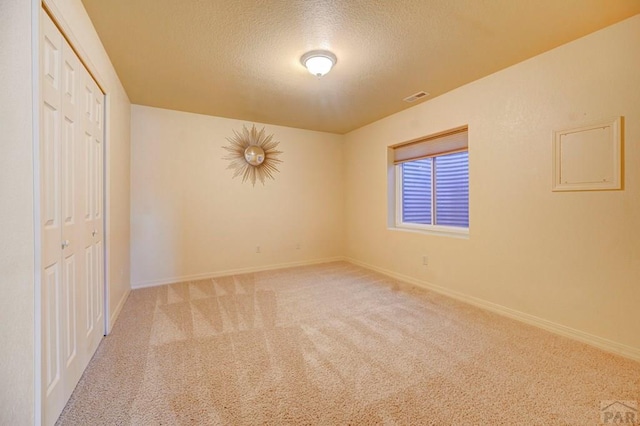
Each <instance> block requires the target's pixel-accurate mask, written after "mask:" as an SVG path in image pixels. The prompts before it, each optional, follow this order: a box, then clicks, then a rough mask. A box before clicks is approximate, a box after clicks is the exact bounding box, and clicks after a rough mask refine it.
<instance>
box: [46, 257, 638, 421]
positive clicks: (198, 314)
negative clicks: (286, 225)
mask: <svg viewBox="0 0 640 426" xmlns="http://www.w3.org/2000/svg"><path fill="white" fill-rule="evenodd" d="M639 399H640V364H639V363H636V362H633V361H630V360H627V359H625V358H622V357H618V356H615V355H611V354H609V353H606V352H603V351H600V350H598V349H595V348H592V347H590V346H587V345H584V344H581V343H578V342H575V341H572V340H569V339H566V338H563V337H560V336H557V335H554V334H551V333H548V332H545V331H543V330H540V329H537V328H535V327H530V326H527V325H524V324H522V323H519V322H516V321H513V320H510V319H507V318H504V317H501V316H498V315H495V314H493V313H490V312H486V311H483V310H481V309H478V308H475V307H472V306H469V305H466V304H463V303H461V302H458V301H455V300H452V299H450V298H447V297H444V296H441V295H438V294H436V293H433V292H429V291H426V290H423V289H419V288H416V287H413V286H411V285H408V284H404V283H402V282H398V281H396V280H393V279H391V278H388V277H386V276H383V275H380V274H378V273H375V272H372V271H370V270H367V269H363V268H360V267H357V266H354V265H352V264H349V263H344V262H336V263H327V264H322V265H314V266H306V267H299V268H291V269H282V270H276V271H265V272H260V273H254V274H246V275H236V276H229V277H223V278H215V279H208V280H202V281H194V282H185V283H178V284H171V285H166V286H161V287H154V288H147V289H140V290H134V291H132V292H131V295H130V296H129V299H128V300H127V302H126V304H125V306H124V308H123V310H122V312H121V314H120V317H119V319H118V321H117V323H116V325H115V327H114V329H113V332H112V333H111V335H109V336H108V337H106V338H105V339H104V340H103V342H102V343H101V345H100V347H99V348H98V351H97V353H96V355H95V356H94V358H93V360H92V361H91V363H90V364H89V367H88V368H87V370H86V372H85V374H84V375H83V377H82V379H81V381H80V383H79V384H78V386H77V388H76V390H75V392H74V394H73V395H72V397H71V400H70V401H69V403H68V404H67V407H66V408H65V409H64V411H63V413H62V415H61V417H60V419H59V420H58V424H59V425H187V424H188V425H255V424H268V425H287V424H291V425H294V424H295V425H305V424H306V425H312V424H321V425H347V424H350V425H409V424H415V425H580V426H582V425H595V424H599V423H600V419H601V414H602V413H601V401H615V400H618V401H636V402H637V400H639ZM627 405H629V403H627ZM632 407H633V406H632Z"/></svg>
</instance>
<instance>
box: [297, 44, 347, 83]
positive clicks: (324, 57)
mask: <svg viewBox="0 0 640 426" xmlns="http://www.w3.org/2000/svg"><path fill="white" fill-rule="evenodd" d="M300 62H301V63H302V65H304V66H305V67H306V68H307V69H308V70H309V72H310V73H311V74H313V75H315V76H316V77H318V78H320V77H322V76H323V75H325V74H326V73H328V72H329V71H331V68H333V66H334V65H335V64H336V62H338V58H336V55H334V54H333V53H331V52H329V51H328V50H312V51H311V52H307V53H305V54H304V55H302V57H301V58H300Z"/></svg>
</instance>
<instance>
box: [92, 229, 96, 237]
mask: <svg viewBox="0 0 640 426" xmlns="http://www.w3.org/2000/svg"><path fill="white" fill-rule="evenodd" d="M96 235H98V231H96V230H95V229H94V230H93V232H92V233H91V236H93V237H95V236H96Z"/></svg>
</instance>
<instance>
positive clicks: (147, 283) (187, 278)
mask: <svg viewBox="0 0 640 426" xmlns="http://www.w3.org/2000/svg"><path fill="white" fill-rule="evenodd" d="M344 260H346V259H345V258H344V257H342V256H336V257H328V258H323V259H313V260H303V261H300V262H290V263H279V264H276V265H267V266H255V267H249V268H240V269H227V270H225V271H217V272H205V273H202V274H193V275H183V276H179V277H170V278H162V279H159V280H149V281H142V282H139V283H134V284H132V285H131V288H132V289H134V290H135V289H139V288H147V287H156V286H159V285H165V284H173V283H180V282H185V281H197V280H205V279H207V278H216V277H224V276H227V275H239V274H249V273H251V272H261V271H270V270H273V269H283V268H293V267H296V266H307V265H316V264H318V263H328V262H338V261H344Z"/></svg>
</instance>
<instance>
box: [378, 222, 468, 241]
mask: <svg viewBox="0 0 640 426" xmlns="http://www.w3.org/2000/svg"><path fill="white" fill-rule="evenodd" d="M387 229H388V230H390V231H401V232H412V233H416V234H426V235H437V236H440V237H453V238H462V239H465V240H468V239H469V228H454V227H449V226H429V227H423V226H411V225H406V224H402V225H396V226H391V227H388V228H387Z"/></svg>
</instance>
